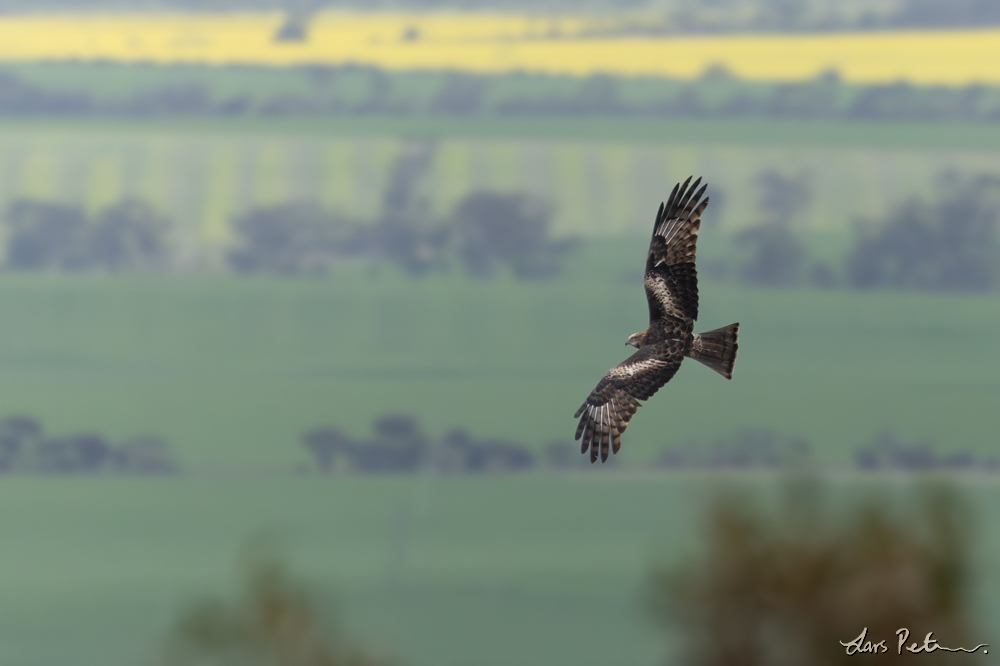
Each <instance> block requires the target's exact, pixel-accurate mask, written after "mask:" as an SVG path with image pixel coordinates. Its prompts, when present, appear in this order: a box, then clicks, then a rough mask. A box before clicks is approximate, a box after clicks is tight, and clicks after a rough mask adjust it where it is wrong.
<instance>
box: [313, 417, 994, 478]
mask: <svg viewBox="0 0 1000 666" xmlns="http://www.w3.org/2000/svg"><path fill="white" fill-rule="evenodd" d="M302 444H303V446H304V447H305V448H306V450H307V451H308V452H309V454H310V456H311V458H312V460H313V462H314V463H315V465H316V468H317V469H319V470H320V471H322V472H325V473H334V472H344V473H357V474H413V473H418V472H434V473H441V474H477V473H489V472H494V473H513V472H527V471H530V470H535V469H544V470H547V471H550V472H566V471H573V470H587V469H594V467H593V466H592V465H591V464H590V461H589V459H587V458H586V456H583V455H581V454H580V446H579V445H578V444H576V443H574V442H570V441H554V442H550V443H548V444H547V445H545V446H543V447H542V448H541V449H540V450H538V451H537V452H536V450H535V449H534V448H533V447H531V446H530V445H528V444H525V443H519V442H513V441H505V440H499V439H491V438H479V437H476V436H474V435H472V434H470V433H469V432H467V431H466V430H464V429H461V428H455V429H452V430H450V431H448V432H446V433H445V434H444V435H442V436H439V437H433V436H431V435H428V434H427V433H426V432H425V431H424V430H423V429H422V428H421V427H420V425H419V423H418V421H417V419H416V417H414V416H411V415H408V414H389V415H386V416H380V417H378V418H376V419H375V420H374V422H373V423H372V436H371V437H369V438H356V437H352V436H350V435H348V434H347V433H345V432H344V431H343V430H341V429H339V428H337V427H334V426H324V427H321V428H315V429H313V430H310V431H308V432H306V433H304V434H303V435H302ZM935 449H936V447H935V445H934V444H933V443H931V442H930V441H916V442H907V441H905V440H903V439H901V438H899V437H898V436H896V435H895V434H893V433H892V432H889V431H886V432H883V433H880V434H878V435H877V436H876V437H874V438H873V439H872V440H871V441H870V442H868V443H865V444H863V445H861V446H860V447H858V448H857V449H856V450H855V454H854V459H853V467H854V468H856V469H858V470H860V471H865V472H879V471H882V472H885V471H903V472H926V471H935V470H945V471H954V472H986V473H997V472H1000V460H998V459H997V458H984V457H981V456H976V455H974V454H972V453H970V452H967V451H954V452H948V453H939V452H937V451H936V450H935ZM816 462H817V459H816V457H815V452H814V450H813V447H812V444H811V443H810V442H809V441H808V440H807V439H806V438H804V437H801V436H797V435H790V434H785V433H781V432H778V431H776V430H773V429H767V428H742V429H738V430H735V431H733V432H731V433H728V434H725V435H721V436H718V437H715V438H699V439H692V440H688V441H684V442H680V443H678V444H674V445H669V446H664V447H663V448H661V449H660V452H659V454H658V455H657V456H656V457H655V458H654V459H653V461H652V463H651V464H650V467H651V468H653V469H662V470H675V471H683V470H701V471H739V470H753V469H756V470H781V469H789V468H796V467H797V468H801V469H808V468H810V467H812V466H814V465H815V464H816ZM607 465H611V468H615V467H617V466H618V458H616V457H611V458H609V459H608V463H607V464H606V465H605V467H607Z"/></svg>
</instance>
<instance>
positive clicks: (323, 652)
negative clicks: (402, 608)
mask: <svg viewBox="0 0 1000 666" xmlns="http://www.w3.org/2000/svg"><path fill="white" fill-rule="evenodd" d="M242 569H243V571H242V574H243V576H242V577H243V585H244V591H243V594H242V595H241V598H240V599H239V600H238V601H236V602H226V601H224V600H221V599H206V600H204V601H201V602H199V603H197V604H195V605H193V606H192V607H190V608H189V609H188V610H186V611H184V612H183V613H181V614H180V616H179V617H178V619H177V621H176V622H175V625H174V627H173V629H172V630H171V632H170V634H169V636H168V639H167V645H166V649H165V651H164V652H165V654H164V657H165V658H164V663H165V665H166V666H194V665H197V666H380V665H381V664H384V663H385V662H382V661H378V660H375V659H373V658H371V657H368V656H366V655H365V654H363V653H362V652H360V651H358V650H356V649H350V648H349V647H348V646H347V645H346V644H345V640H344V639H343V638H342V637H341V636H340V635H339V634H338V633H337V632H336V631H335V630H334V629H332V628H331V627H330V625H329V623H328V622H325V621H324V620H323V618H322V617H321V615H320V613H319V611H318V610H317V606H316V603H315V601H314V600H313V599H312V598H311V595H310V594H309V592H308V590H307V589H306V587H305V586H304V585H303V584H302V583H300V582H298V581H296V580H294V579H293V578H292V577H291V576H290V575H289V574H288V572H287V568H286V566H285V564H284V563H283V562H282V561H281V559H280V558H278V557H276V556H275V555H274V554H273V553H270V552H267V550H266V549H263V548H260V547H258V548H251V549H249V550H248V551H247V553H246V554H245V555H244V561H243V566H242Z"/></svg>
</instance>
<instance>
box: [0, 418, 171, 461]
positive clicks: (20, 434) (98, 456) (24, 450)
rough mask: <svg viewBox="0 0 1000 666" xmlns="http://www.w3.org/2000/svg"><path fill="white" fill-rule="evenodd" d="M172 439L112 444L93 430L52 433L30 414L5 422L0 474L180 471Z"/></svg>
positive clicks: (0, 429)
mask: <svg viewBox="0 0 1000 666" xmlns="http://www.w3.org/2000/svg"><path fill="white" fill-rule="evenodd" d="M178 470H179V467H178V465H177V463H176V461H175V460H174V457H173V453H172V452H171V450H170V448H169V447H168V445H167V443H166V442H164V441H163V440H161V439H159V438H156V437H137V438H134V439H129V440H126V441H124V442H122V443H120V444H112V443H110V442H109V441H108V440H107V439H105V438H104V437H103V436H101V435H98V434H93V433H78V434H69V435H50V434H48V433H46V432H44V430H43V428H42V425H41V423H39V422H38V421H37V420H36V419H34V418H31V417H29V416H9V417H7V418H5V419H3V420H2V421H0V474H18V473H33V474H142V475H150V474H152V475H156V474H175V473H177V471H178Z"/></svg>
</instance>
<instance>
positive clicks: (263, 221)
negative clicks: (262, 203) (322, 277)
mask: <svg viewBox="0 0 1000 666" xmlns="http://www.w3.org/2000/svg"><path fill="white" fill-rule="evenodd" d="M233 228H234V230H235V231H236V238H237V240H236V246H235V247H234V248H233V249H232V250H230V252H229V255H228V259H229V265H230V266H231V267H232V268H233V269H235V270H236V271H238V272H240V273H277V274H283V275H315V274H322V273H324V272H326V270H327V269H328V268H329V266H330V264H331V263H332V262H333V260H334V259H335V258H336V257H337V256H338V255H339V254H341V253H343V252H347V251H348V249H347V245H348V237H349V234H350V233H351V231H352V230H351V229H350V225H349V224H348V223H347V222H346V221H345V220H343V219H341V218H339V217H336V216H334V215H332V214H330V213H328V212H327V211H325V210H323V209H322V208H320V207H319V206H317V205H315V204H312V203H289V204H279V205H276V206H270V207H267V208H257V209H254V210H251V211H249V212H247V213H245V214H243V215H241V216H240V217H238V218H236V220H235V222H234V223H233Z"/></svg>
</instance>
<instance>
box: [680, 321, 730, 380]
mask: <svg viewBox="0 0 1000 666" xmlns="http://www.w3.org/2000/svg"><path fill="white" fill-rule="evenodd" d="M739 330H740V325H739V324H730V325H729V326H723V327H722V328H717V329H715V330H714V331H708V332H706V333H702V334H701V335H696V336H694V342H693V343H691V351H690V352H689V353H688V357H690V358H693V359H694V360H696V361H700V362H701V363H704V364H705V365H707V366H708V367H710V368H712V370H715V371H716V372H717V373H719V374H720V375H722V376H723V377H725V378H726V379H732V378H733V365H734V364H735V363H736V350H737V349H738V348H739V344H738V342H739V335H738V334H739Z"/></svg>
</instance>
